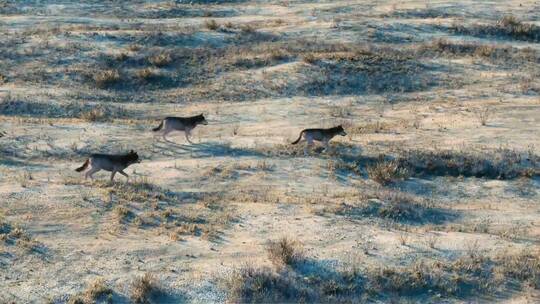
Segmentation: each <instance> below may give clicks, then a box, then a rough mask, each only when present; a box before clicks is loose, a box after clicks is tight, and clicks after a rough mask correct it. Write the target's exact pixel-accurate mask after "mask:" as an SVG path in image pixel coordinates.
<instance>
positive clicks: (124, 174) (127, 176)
mask: <svg viewBox="0 0 540 304" xmlns="http://www.w3.org/2000/svg"><path fill="white" fill-rule="evenodd" d="M118 173H120V174H122V175H123V176H125V177H126V178H127V179H128V180H129V175H127V174H126V172H124V170H120V171H118Z"/></svg>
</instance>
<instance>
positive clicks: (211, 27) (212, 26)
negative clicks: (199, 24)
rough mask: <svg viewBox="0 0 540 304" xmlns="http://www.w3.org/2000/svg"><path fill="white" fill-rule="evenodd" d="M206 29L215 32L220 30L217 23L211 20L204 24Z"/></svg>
mask: <svg viewBox="0 0 540 304" xmlns="http://www.w3.org/2000/svg"><path fill="white" fill-rule="evenodd" d="M204 27H206V28H207V29H209V30H211V31H215V30H217V29H218V28H219V24H218V23H217V22H216V20H214V19H211V20H207V21H205V22H204Z"/></svg>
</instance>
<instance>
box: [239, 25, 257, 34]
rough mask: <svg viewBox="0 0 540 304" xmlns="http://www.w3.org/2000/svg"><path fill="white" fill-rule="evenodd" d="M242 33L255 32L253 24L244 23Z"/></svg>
mask: <svg viewBox="0 0 540 304" xmlns="http://www.w3.org/2000/svg"><path fill="white" fill-rule="evenodd" d="M240 29H241V30H242V33H245V34H251V33H254V32H255V28H254V27H253V25H251V24H244V25H242V26H241V27H240Z"/></svg>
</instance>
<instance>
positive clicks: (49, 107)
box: [0, 95, 137, 121]
mask: <svg viewBox="0 0 540 304" xmlns="http://www.w3.org/2000/svg"><path fill="white" fill-rule="evenodd" d="M0 114H1V115H6V116H23V117H32V118H80V119H84V120H88V121H110V120H113V119H115V118H130V119H132V118H134V117H136V116H137V113H135V112H133V111H128V110H126V109H125V108H123V107H121V106H116V105H107V104H98V105H96V104H89V103H82V102H70V103H56V102H52V101H49V102H47V103H45V102H38V101H30V100H28V98H21V97H14V96H12V95H7V96H5V97H4V98H3V99H2V100H0Z"/></svg>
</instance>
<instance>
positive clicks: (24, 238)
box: [0, 214, 46, 254]
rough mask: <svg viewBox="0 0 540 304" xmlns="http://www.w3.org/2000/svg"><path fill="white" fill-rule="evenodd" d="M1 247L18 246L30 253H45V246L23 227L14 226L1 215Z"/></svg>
mask: <svg viewBox="0 0 540 304" xmlns="http://www.w3.org/2000/svg"><path fill="white" fill-rule="evenodd" d="M0 245H5V246H16V247H18V248H22V249H25V250H26V251H27V252H29V253H39V254H43V253H45V250H46V248H45V246H44V245H43V244H41V243H39V242H37V241H36V240H33V239H32V237H31V235H30V234H29V233H28V232H27V231H26V230H25V229H23V228H22V227H19V226H16V225H13V224H12V223H10V222H9V221H8V220H7V219H5V218H4V216H2V215H1V214H0Z"/></svg>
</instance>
